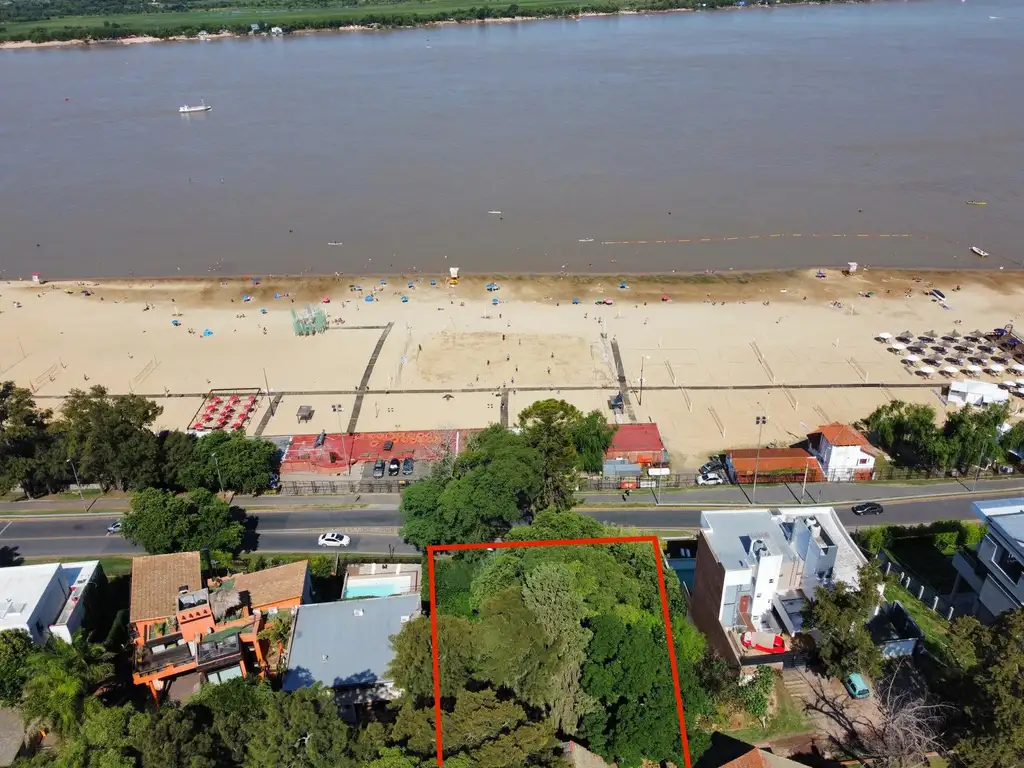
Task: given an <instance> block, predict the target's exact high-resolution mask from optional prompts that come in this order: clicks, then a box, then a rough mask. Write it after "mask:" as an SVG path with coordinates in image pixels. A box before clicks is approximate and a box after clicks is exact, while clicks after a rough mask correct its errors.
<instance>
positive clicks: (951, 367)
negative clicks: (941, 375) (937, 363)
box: [942, 365, 960, 376]
mask: <svg viewBox="0 0 1024 768" xmlns="http://www.w3.org/2000/svg"><path fill="white" fill-rule="evenodd" d="M942 370H943V371H944V372H945V373H947V374H949V375H950V376H956V375H957V374H958V373H960V369H959V368H957V367H956V366H955V365H947V366H946V367H945V368H943V369H942Z"/></svg>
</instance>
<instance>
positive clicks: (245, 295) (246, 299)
mask: <svg viewBox="0 0 1024 768" xmlns="http://www.w3.org/2000/svg"><path fill="white" fill-rule="evenodd" d="M242 301H252V296H250V295H249V294H248V293H245V294H242Z"/></svg>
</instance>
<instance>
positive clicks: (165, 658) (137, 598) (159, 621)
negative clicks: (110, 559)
mask: <svg viewBox="0 0 1024 768" xmlns="http://www.w3.org/2000/svg"><path fill="white" fill-rule="evenodd" d="M310 599H311V593H310V580H309V569H308V564H307V562H306V561H304V560H303V561H301V562H298V563H290V564H288V565H282V566H280V567H278V568H268V569H267V570H264V571H259V572H257V573H247V574H239V575H237V576H232V577H230V578H227V579H223V580H220V579H212V578H211V579H209V580H207V579H204V577H203V573H202V565H201V560H200V556H199V553H198V552H181V553H177V554H171V555H152V556H149V557H137V558H135V559H134V561H133V562H132V596H131V609H130V616H129V620H130V622H131V625H132V638H133V642H134V644H135V646H136V648H135V668H134V671H133V674H132V678H133V680H134V681H135V683H136V684H137V685H146V686H148V687H149V689H150V691H151V692H152V694H153V697H154V699H156V700H157V701H158V702H159V701H160V700H161V698H163V695H162V694H166V696H167V697H169V698H171V699H172V700H177V701H184V700H185V699H187V698H188V697H189V696H191V695H192V694H193V693H195V692H196V691H197V690H198V689H199V687H200V686H202V685H203V684H204V683H207V682H212V683H217V682H222V681H224V680H229V679H231V678H234V677H245V676H246V675H248V674H250V673H252V672H255V673H256V674H261V675H262V674H264V673H265V672H266V671H268V665H267V647H266V642H265V641H262V640H260V639H259V633H260V630H262V629H263V628H264V626H265V624H266V621H267V619H268V617H270V616H272V615H274V614H276V613H277V612H278V611H280V610H291V609H292V608H294V607H295V606H298V605H301V604H302V603H304V602H309V601H310Z"/></svg>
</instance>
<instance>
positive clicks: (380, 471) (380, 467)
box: [373, 459, 386, 477]
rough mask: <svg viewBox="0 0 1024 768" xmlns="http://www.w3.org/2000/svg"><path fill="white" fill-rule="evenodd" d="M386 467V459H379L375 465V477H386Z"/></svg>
mask: <svg viewBox="0 0 1024 768" xmlns="http://www.w3.org/2000/svg"><path fill="white" fill-rule="evenodd" d="M385 467H386V465H385V464H384V459H377V461H375V462H374V463H373V476H374V477H384V469H385Z"/></svg>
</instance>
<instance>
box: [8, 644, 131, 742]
mask: <svg viewBox="0 0 1024 768" xmlns="http://www.w3.org/2000/svg"><path fill="white" fill-rule="evenodd" d="M109 658H110V655H109V654H108V653H107V652H106V651H104V650H103V647H102V646H100V645H93V644H92V643H90V642H89V641H88V640H86V639H85V636H84V635H83V634H82V633H81V632H77V633H75V637H74V639H73V641H72V642H71V643H70V644H68V643H65V642H64V641H63V640H58V639H56V638H53V637H51V638H50V639H49V640H47V641H46V645H44V646H43V647H42V648H40V649H39V650H38V651H36V652H35V653H33V654H32V655H30V656H29V657H28V659H27V661H26V666H27V667H28V671H29V679H28V682H27V683H26V684H25V689H24V698H23V701H22V706H21V710H22V713H23V714H24V715H25V718H26V719H27V720H30V721H31V720H36V719H38V720H40V721H42V722H43V723H45V724H46V725H48V726H49V727H50V728H52V729H53V730H55V731H57V733H59V734H61V735H62V736H68V735H70V734H73V733H74V732H75V731H76V730H77V729H78V727H79V725H80V724H81V722H82V720H83V718H84V715H85V703H86V701H87V700H88V698H89V696H90V695H91V694H92V692H93V690H94V689H95V687H96V686H97V685H98V684H99V683H100V682H102V681H103V680H105V679H106V678H108V677H109V676H110V675H111V673H112V672H113V670H114V667H113V665H112V664H111V663H110V662H109V661H108V659H109Z"/></svg>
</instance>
